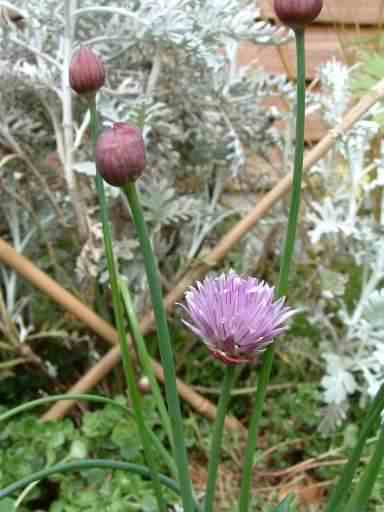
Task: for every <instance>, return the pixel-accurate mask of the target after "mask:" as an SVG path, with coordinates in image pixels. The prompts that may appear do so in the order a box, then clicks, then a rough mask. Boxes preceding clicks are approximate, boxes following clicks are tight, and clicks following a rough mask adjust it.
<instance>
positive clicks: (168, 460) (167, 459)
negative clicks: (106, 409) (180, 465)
mask: <svg viewBox="0 0 384 512" xmlns="http://www.w3.org/2000/svg"><path fill="white" fill-rule="evenodd" d="M59 400H61V401H63V400H64V401H65V400H77V401H80V400H83V401H86V402H96V403H101V404H104V405H113V406H114V407H118V408H120V409H122V410H123V411H124V413H125V414H128V415H130V416H133V417H134V419H135V421H136V417H135V416H134V415H133V414H132V412H131V411H130V410H129V409H128V408H127V407H125V405H122V404H120V403H119V402H118V401H117V400H113V399H111V398H107V397H104V396H99V395H90V394H83V393H74V394H71V393H67V394H64V395H50V396H46V397H44V398H38V399H37V400H32V401H30V402H27V403H25V404H22V405H19V406H18V407H14V408H13V409H11V410H10V411H7V412H5V413H3V414H1V415H0V423H1V422H2V421H5V420H9V419H10V418H13V417H14V416H17V415H18V414H21V413H22V412H26V411H29V410H31V409H35V408H36V407H40V406H41V405H45V404H47V403H50V402H58V401H59ZM145 428H146V429H147V432H148V435H149V436H150V438H151V441H152V443H153V445H154V446H155V448H156V449H157V451H158V452H159V454H161V455H162V457H163V459H164V463H165V464H166V465H167V466H168V468H169V470H170V471H171V473H174V471H175V469H174V461H173V459H172V457H171V456H170V454H169V453H168V451H167V450H166V448H165V447H164V446H163V444H162V443H161V442H160V440H159V438H158V437H157V436H156V434H155V433H154V432H152V430H149V428H148V427H147V426H145Z"/></svg>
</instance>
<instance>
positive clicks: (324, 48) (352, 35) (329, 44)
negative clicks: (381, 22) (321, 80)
mask: <svg viewBox="0 0 384 512" xmlns="http://www.w3.org/2000/svg"><path fill="white" fill-rule="evenodd" d="M377 34H378V29H377V28H364V29H360V30H358V31H357V30H356V29H355V28H352V27H348V28H347V27H344V28H341V27H339V28H335V27H332V26H328V25H313V26H310V27H308V28H307V31H306V67H307V70H306V73H307V79H308V80H313V79H314V78H315V76H316V75H317V71H318V68H319V66H320V65H321V64H324V63H325V62H327V61H328V60H330V59H332V58H333V57H334V58H336V59H338V60H341V61H344V62H350V63H352V62H353V61H354V59H355V58H356V53H357V50H358V48H359V43H358V40H359V38H363V39H364V40H370V39H374V38H375V37H376V36H377ZM238 61H239V64H241V65H249V64H251V63H252V62H254V63H255V64H256V65H258V66H261V67H262V68H263V69H265V71H267V72H269V73H274V74H281V73H283V74H286V75H288V76H289V77H290V78H294V77H295V73H296V71H295V68H296V56H295V44H294V41H291V42H290V43H288V44H285V45H282V46H279V47H276V46H256V45H254V44H252V43H245V44H243V45H242V47H241V48H240V50H239V56H238Z"/></svg>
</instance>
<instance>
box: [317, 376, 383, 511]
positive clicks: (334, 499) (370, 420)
mask: <svg viewBox="0 0 384 512" xmlns="http://www.w3.org/2000/svg"><path fill="white" fill-rule="evenodd" d="M383 409H384V384H383V385H382V386H381V388H380V389H379V391H378V393H377V395H376V397H375V399H374V401H373V402H372V405H371V407H370V408H369V411H368V413H367V414H366V417H365V421H364V423H363V425H362V427H361V432H360V435H359V439H358V441H357V443H356V445H355V447H354V448H353V451H352V453H351V455H350V457H349V459H348V462H347V464H346V465H345V466H344V469H343V473H342V474H341V477H340V479H339V481H338V482H337V485H336V487H335V488H334V490H333V491H332V494H331V497H330V499H329V502H328V503H327V507H326V509H325V512H333V511H335V510H338V509H340V508H341V505H342V503H343V501H345V497H346V495H347V493H348V491H349V489H350V487H351V483H352V479H353V476H354V474H355V471H356V469H357V467H358V465H359V463H360V457H361V454H362V452H363V449H364V446H365V444H366V442H367V439H368V436H369V434H370V432H371V431H372V425H374V424H375V423H376V422H377V420H378V418H379V417H380V413H381V411H382V410H383Z"/></svg>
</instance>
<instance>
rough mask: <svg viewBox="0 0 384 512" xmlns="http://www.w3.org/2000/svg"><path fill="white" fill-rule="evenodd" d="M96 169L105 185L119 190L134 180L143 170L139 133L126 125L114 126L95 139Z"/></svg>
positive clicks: (143, 154)
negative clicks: (107, 184)
mask: <svg viewBox="0 0 384 512" xmlns="http://www.w3.org/2000/svg"><path fill="white" fill-rule="evenodd" d="M95 153H96V167H97V170H98V172H99V173H100V174H101V176H102V177H103V178H104V179H105V181H106V182H107V183H109V184H110V185H113V186H115V187H122V186H123V185H126V184H127V183H129V182H132V181H135V180H137V178H139V177H140V176H141V175H142V174H143V171H144V167H145V146H144V139H143V136H142V134H141V131H140V130H139V129H138V128H136V127H135V126H131V125H129V124H127V123H115V124H114V125H113V126H112V128H107V129H106V130H104V131H103V132H102V133H101V134H100V135H99V137H98V139H97V142H96V149H95Z"/></svg>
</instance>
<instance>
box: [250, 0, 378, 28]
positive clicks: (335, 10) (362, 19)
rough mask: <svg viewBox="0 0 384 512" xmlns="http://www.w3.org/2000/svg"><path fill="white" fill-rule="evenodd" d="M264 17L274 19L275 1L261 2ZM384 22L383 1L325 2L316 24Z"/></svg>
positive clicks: (326, 0)
mask: <svg viewBox="0 0 384 512" xmlns="http://www.w3.org/2000/svg"><path fill="white" fill-rule="evenodd" d="M259 5H260V6H261V11H262V15H263V16H264V17H266V18H274V17H275V16H274V11H273V0H260V2H259ZM383 22H384V1H383V0H324V7H323V9H322V11H321V13H320V16H319V17H318V18H317V19H316V23H339V24H353V25H377V24H379V23H383Z"/></svg>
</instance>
